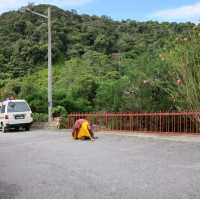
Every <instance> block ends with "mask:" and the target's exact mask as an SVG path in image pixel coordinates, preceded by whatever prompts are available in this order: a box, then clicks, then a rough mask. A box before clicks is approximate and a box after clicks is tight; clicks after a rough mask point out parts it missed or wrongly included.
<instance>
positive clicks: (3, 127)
mask: <svg viewBox="0 0 200 199" xmlns="http://www.w3.org/2000/svg"><path fill="white" fill-rule="evenodd" d="M1 130H2V133H6V132H7V128H6V127H5V126H4V124H2V126H1Z"/></svg>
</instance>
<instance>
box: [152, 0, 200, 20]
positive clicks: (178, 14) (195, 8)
mask: <svg viewBox="0 0 200 199" xmlns="http://www.w3.org/2000/svg"><path fill="white" fill-rule="evenodd" d="M151 17H153V18H156V19H158V20H161V21H164V20H165V21H193V22H197V21H199V20H200V2H198V3H195V4H192V5H185V6H181V7H178V8H173V9H166V10H160V11H157V12H155V13H153V14H152V16H151Z"/></svg>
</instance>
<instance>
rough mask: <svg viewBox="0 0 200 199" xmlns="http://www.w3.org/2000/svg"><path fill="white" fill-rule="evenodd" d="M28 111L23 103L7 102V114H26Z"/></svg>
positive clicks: (26, 105)
mask: <svg viewBox="0 0 200 199" xmlns="http://www.w3.org/2000/svg"><path fill="white" fill-rule="evenodd" d="M27 111H30V108H29V106H28V104H27V103H25V102H9V103H8V110H7V112H8V113H13V112H27Z"/></svg>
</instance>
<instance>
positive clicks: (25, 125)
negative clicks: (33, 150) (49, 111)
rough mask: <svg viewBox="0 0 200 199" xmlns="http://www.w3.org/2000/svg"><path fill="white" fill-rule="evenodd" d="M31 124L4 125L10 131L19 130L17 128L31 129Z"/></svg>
mask: <svg viewBox="0 0 200 199" xmlns="http://www.w3.org/2000/svg"><path fill="white" fill-rule="evenodd" d="M31 125H32V122H31V123H20V124H6V128H7V129H12V128H19V127H24V128H25V127H31Z"/></svg>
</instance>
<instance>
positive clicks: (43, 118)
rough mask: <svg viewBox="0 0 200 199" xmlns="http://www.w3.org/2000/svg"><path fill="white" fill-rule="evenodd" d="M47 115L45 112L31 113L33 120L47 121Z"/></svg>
mask: <svg viewBox="0 0 200 199" xmlns="http://www.w3.org/2000/svg"><path fill="white" fill-rule="evenodd" d="M47 121H48V115H47V114H45V113H33V122H47Z"/></svg>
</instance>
